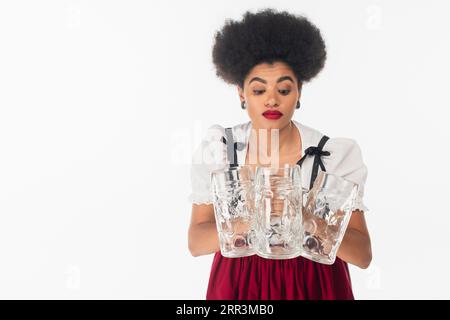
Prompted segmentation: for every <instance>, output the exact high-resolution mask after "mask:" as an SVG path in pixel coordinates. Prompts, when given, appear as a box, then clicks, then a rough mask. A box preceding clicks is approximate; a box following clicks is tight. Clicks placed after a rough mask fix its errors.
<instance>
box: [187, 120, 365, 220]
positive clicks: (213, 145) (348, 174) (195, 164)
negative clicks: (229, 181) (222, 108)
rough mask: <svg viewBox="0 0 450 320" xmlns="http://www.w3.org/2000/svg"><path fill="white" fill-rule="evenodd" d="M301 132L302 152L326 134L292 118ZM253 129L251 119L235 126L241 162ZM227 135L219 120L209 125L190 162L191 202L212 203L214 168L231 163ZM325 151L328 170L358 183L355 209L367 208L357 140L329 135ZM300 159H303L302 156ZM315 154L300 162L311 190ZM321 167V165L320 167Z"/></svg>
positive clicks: (302, 175)
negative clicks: (228, 155) (226, 141)
mask: <svg viewBox="0 0 450 320" xmlns="http://www.w3.org/2000/svg"><path fill="white" fill-rule="evenodd" d="M292 122H293V123H294V124H295V125H296V127H297V128H298V130H299V132H300V136H301V140H302V153H301V155H302V156H303V155H304V153H305V150H306V149H307V148H308V147H311V146H315V147H316V146H317V145H318V144H319V141H320V139H321V138H322V136H323V134H322V133H321V132H319V131H317V130H315V129H313V128H310V127H308V126H305V125H303V124H301V123H300V122H298V121H296V120H292ZM251 129H252V123H251V121H249V122H246V123H242V124H238V125H236V126H234V127H232V131H233V138H234V141H235V142H237V143H238V148H237V160H238V164H240V165H241V164H244V163H245V159H246V156H247V154H246V153H247V144H248V140H249V137H250V133H251ZM222 137H226V135H225V128H224V127H222V126H220V125H218V124H216V125H213V126H211V127H209V128H208V130H207V133H206V135H205V137H204V138H203V139H202V141H201V143H200V145H199V146H198V147H197V148H196V149H195V151H194V154H193V156H192V165H191V186H192V193H191V194H190V195H189V202H192V203H195V204H211V203H212V202H213V196H212V190H211V172H212V171H213V170H216V169H222V168H224V167H226V166H227V165H228V164H229V160H228V159H227V150H226V149H227V146H226V144H225V143H223V142H222V141H221V139H222ZM323 151H329V152H330V155H329V156H321V159H322V162H323V164H324V166H325V169H326V171H327V172H330V173H334V174H336V175H338V176H341V177H343V178H345V179H347V180H350V181H352V182H354V183H357V184H358V185H359V188H358V190H359V192H358V196H357V199H356V202H355V205H354V207H353V210H357V209H359V210H361V211H364V212H367V211H368V210H369V208H367V207H366V206H365V204H364V203H363V196H364V185H365V182H366V179H367V167H366V165H365V164H364V162H363V159H362V154H361V149H360V148H359V145H358V143H357V142H356V141H355V140H353V139H349V138H330V139H329V140H328V141H327V142H326V143H325V145H324V147H323ZM299 160H300V159H299ZM313 162H314V156H307V157H306V158H305V160H304V161H303V163H302V166H301V177H302V187H303V188H305V189H307V190H309V183H310V179H311V172H312V165H313ZM319 170H321V169H320V167H319Z"/></svg>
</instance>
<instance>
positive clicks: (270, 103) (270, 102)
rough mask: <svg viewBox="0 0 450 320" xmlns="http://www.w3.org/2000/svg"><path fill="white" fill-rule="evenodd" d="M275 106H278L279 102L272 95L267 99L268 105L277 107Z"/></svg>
mask: <svg viewBox="0 0 450 320" xmlns="http://www.w3.org/2000/svg"><path fill="white" fill-rule="evenodd" d="M275 106H278V103H277V101H276V100H275V98H273V97H272V98H270V99H269V100H267V101H266V107H275Z"/></svg>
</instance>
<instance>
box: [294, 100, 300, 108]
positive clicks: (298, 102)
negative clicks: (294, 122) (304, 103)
mask: <svg viewBox="0 0 450 320" xmlns="http://www.w3.org/2000/svg"><path fill="white" fill-rule="evenodd" d="M295 109H300V100H298V101H297V105H296V106H295Z"/></svg>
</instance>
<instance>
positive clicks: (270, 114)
mask: <svg viewBox="0 0 450 320" xmlns="http://www.w3.org/2000/svg"><path fill="white" fill-rule="evenodd" d="M263 116H264V117H265V118H266V119H269V120H277V119H280V118H281V117H282V116H283V114H282V113H281V112H280V111H276V110H267V111H266V112H264V113H263Z"/></svg>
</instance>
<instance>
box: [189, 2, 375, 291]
mask: <svg viewBox="0 0 450 320" xmlns="http://www.w3.org/2000/svg"><path fill="white" fill-rule="evenodd" d="M325 59H326V49H325V44H324V41H323V39H322V36H321V34H320V31H319V30H318V29H317V28H316V27H315V26H314V25H313V24H312V23H311V22H309V21H308V20H307V19H306V18H304V17H301V16H296V15H292V14H290V13H287V12H285V11H283V12H276V11H275V10H273V9H266V10H262V11H259V12H257V13H250V12H247V13H245V15H244V18H243V19H242V21H239V22H236V21H227V23H226V24H225V26H224V27H223V28H222V30H221V31H220V32H218V33H217V34H216V36H215V44H214V48H213V61H214V64H215V67H216V74H217V76H219V77H220V78H222V79H223V80H224V81H225V82H227V83H229V84H234V85H237V89H238V94H239V98H240V101H241V108H242V109H245V110H246V111H247V113H248V116H249V117H250V120H251V121H249V122H247V123H243V124H239V125H236V126H234V127H233V128H232V135H231V136H230V135H228V138H232V139H233V141H235V143H234V151H235V153H234V159H232V160H233V161H234V162H235V163H237V164H239V165H241V164H249V165H251V166H253V167H255V166H257V165H260V164H263V160H267V159H262V158H263V157H262V156H261V154H262V150H259V146H260V140H261V139H265V140H264V141H265V147H267V150H274V149H273V148H272V147H273V145H272V141H271V134H267V136H265V135H264V134H263V135H264V136H263V135H261V134H258V132H260V130H259V129H264V130H266V131H268V132H272V131H276V132H278V134H279V136H278V139H275V140H274V142H276V143H277V145H276V149H275V152H273V154H272V153H271V154H270V156H271V159H272V160H273V156H274V155H276V160H277V161H278V163H279V164H281V165H282V164H286V163H287V164H296V163H297V164H301V173H302V177H303V181H302V184H303V187H304V188H307V189H308V188H310V187H311V183H312V182H313V180H314V178H315V175H316V174H317V167H319V168H321V170H324V169H325V170H326V171H327V172H332V173H335V174H337V175H339V176H342V177H344V178H346V179H348V180H351V181H353V182H355V183H357V184H359V194H358V197H357V201H356V204H355V206H354V208H353V213H352V216H351V219H350V222H349V224H348V227H347V230H346V233H345V236H344V238H343V240H342V243H341V245H340V247H339V250H338V253H337V258H336V261H335V263H334V264H333V265H325V264H320V263H317V262H313V261H311V260H309V259H306V258H304V257H301V256H300V257H298V258H293V259H284V260H273V259H265V258H262V257H259V256H257V255H252V256H249V257H242V258H226V257H223V256H222V255H221V253H220V247H219V238H218V234H217V229H216V224H215V217H214V209H213V205H212V197H211V192H210V174H211V171H212V170H214V169H218V168H223V167H224V165H226V164H227V161H228V163H230V162H231V161H230V159H229V158H228V155H229V152H228V153H227V148H226V137H227V134H226V133H227V132H226V131H225V129H224V128H223V127H222V126H220V125H214V126H212V127H210V129H209V130H208V133H207V135H206V137H204V139H203V141H202V143H201V145H200V147H199V148H198V149H197V150H196V152H195V154H194V158H193V164H192V168H191V178H192V188H193V192H192V194H191V200H192V202H193V204H192V217H191V224H190V227H189V249H190V251H191V253H192V255H193V256H199V255H205V254H210V253H215V256H214V260H213V264H212V268H211V274H210V279H209V285H208V290H207V294H206V298H207V299H315V300H316V299H354V296H353V292H352V286H351V279H350V274H349V269H348V265H347V263H351V264H353V265H355V266H358V267H360V268H367V267H368V266H369V264H370V262H371V259H372V254H371V244H370V237H369V233H368V230H367V226H366V222H365V219H364V211H367V210H368V209H367V207H365V206H364V204H363V201H362V198H363V194H364V183H365V181H366V177H367V168H366V166H365V165H364V163H363V161H362V156H361V151H360V148H359V146H358V144H357V143H356V141H354V140H352V139H346V138H331V139H328V137H326V136H324V135H323V134H322V133H320V132H319V131H317V130H315V129H313V128H311V127H308V126H305V125H303V124H301V123H300V122H298V121H295V120H293V119H292V117H293V114H294V112H295V111H296V110H297V109H299V108H300V93H301V88H302V85H303V83H305V82H307V81H309V80H311V79H312V78H314V77H315V76H316V75H317V74H318V73H319V71H320V70H321V69H322V68H323V66H324V63H325ZM228 133H229V131H228ZM224 142H225V143H224ZM273 144H274V145H275V143H273ZM263 145H264V144H263ZM264 164H267V162H264ZM318 164H319V165H318ZM314 167H316V168H315V170H316V171H314V170H313V169H314Z"/></svg>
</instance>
